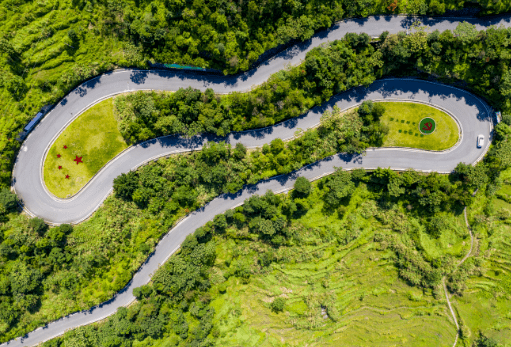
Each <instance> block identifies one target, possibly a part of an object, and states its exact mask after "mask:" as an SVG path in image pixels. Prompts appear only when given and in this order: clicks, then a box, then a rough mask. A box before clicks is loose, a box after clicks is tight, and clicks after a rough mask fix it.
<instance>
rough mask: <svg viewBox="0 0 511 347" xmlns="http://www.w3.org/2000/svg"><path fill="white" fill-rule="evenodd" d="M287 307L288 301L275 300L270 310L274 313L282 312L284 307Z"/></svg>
mask: <svg viewBox="0 0 511 347" xmlns="http://www.w3.org/2000/svg"><path fill="white" fill-rule="evenodd" d="M285 305H286V301H285V300H284V299H283V298H280V297H279V298H275V300H273V302H272V303H271V305H270V308H271V310H272V311H273V312H276V313H278V312H282V311H284V306H285Z"/></svg>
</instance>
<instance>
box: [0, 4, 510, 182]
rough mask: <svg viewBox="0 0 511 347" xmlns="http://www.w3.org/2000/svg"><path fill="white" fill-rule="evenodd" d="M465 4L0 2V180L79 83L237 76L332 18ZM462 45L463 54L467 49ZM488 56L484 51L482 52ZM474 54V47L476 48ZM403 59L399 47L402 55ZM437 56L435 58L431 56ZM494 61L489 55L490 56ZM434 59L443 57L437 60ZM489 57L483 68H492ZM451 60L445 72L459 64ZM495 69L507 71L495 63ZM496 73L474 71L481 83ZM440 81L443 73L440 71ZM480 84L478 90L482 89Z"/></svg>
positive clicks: (500, 7) (492, 7)
mask: <svg viewBox="0 0 511 347" xmlns="http://www.w3.org/2000/svg"><path fill="white" fill-rule="evenodd" d="M464 5H465V1H463V0H462V1H451V0H431V1H430V0H427V1H426V0H400V1H397V0H396V1H387V0H386V1H383V0H377V1H367V0H356V1H327V0H314V1H306V2H303V1H291V2H286V1H284V2H282V1H267V2H265V3H264V4H262V3H258V2H255V1H249V2H247V3H244V4H243V5H241V3H238V2H236V1H233V0H228V1H196V2H189V1H186V2H185V1H171V2H163V1H159V0H156V1H153V2H148V1H142V2H137V1H127V0H115V1H109V2H90V1H82V0H73V1H69V0H67V1H58V2H57V1H54V0H47V1H42V2H24V3H22V2H15V1H14V2H13V1H12V0H2V1H1V2H0V9H1V10H0V88H1V90H0V105H2V108H1V111H2V112H1V114H2V116H1V118H0V183H1V185H2V186H4V187H6V186H8V185H9V182H10V177H11V169H12V164H13V160H14V157H15V154H16V152H17V150H18V149H19V143H18V142H17V141H16V140H15V138H16V137H17V135H18V133H19V132H20V131H21V130H22V128H23V126H24V125H25V124H26V123H27V122H28V120H29V119H31V118H32V117H33V116H34V115H35V114H36V113H37V111H38V110H39V109H40V108H41V107H42V106H43V105H46V104H53V103H55V102H57V101H58V100H59V99H60V98H62V97H64V96H65V95H66V94H67V93H68V92H69V91H70V90H71V89H73V88H74V87H75V86H77V85H78V84H79V83H81V82H82V81H84V80H86V79H88V78H91V77H93V76H97V75H98V74H100V73H102V72H105V71H108V70H112V69H114V68H116V67H130V66H131V67H147V60H151V61H153V62H155V61H157V62H161V63H169V64H171V63H177V64H181V65H194V66H199V67H208V68H213V69H217V70H221V71H223V72H224V73H235V72H238V71H243V70H247V69H248V68H249V67H250V66H251V64H253V63H255V62H256V61H257V59H258V58H259V57H260V56H261V55H262V54H263V53H264V52H267V51H268V50H269V49H271V48H275V47H277V46H279V45H281V44H285V43H289V42H292V41H293V40H298V41H300V40H306V39H308V38H310V37H311V36H312V35H313V34H314V32H316V31H318V30H321V29H324V28H328V27H330V26H331V25H332V24H333V23H334V22H335V21H337V20H340V19H342V18H348V17H359V16H362V17H366V16H368V15H371V14H398V13H408V14H432V15H434V14H443V13H445V11H446V10H453V9H461V8H463V6H464ZM476 6H479V7H480V8H481V10H482V12H481V14H496V13H503V12H506V11H508V10H509V8H510V3H509V1H508V0H499V1H491V2H490V1H480V2H478V3H477V4H476ZM467 48H468V47H467ZM483 50H485V51H486V52H488V50H486V49H484V48H483ZM477 51H478V52H479V51H481V50H479V49H478V50H477ZM403 53H405V54H407V53H406V50H405V51H403ZM435 54H436V53H435ZM492 54H493V53H492ZM439 56H442V54H439ZM499 56H501V55H498V54H497V55H495V56H493V55H492V56H491V57H490V59H491V60H489V61H488V63H489V64H488V65H489V66H499V64H498V63H497V62H496V61H494V60H498V59H499V58H498V57H499ZM465 59H467V58H466V57H463V56H462V58H461V61H459V60H457V59H455V60H452V61H451V60H450V61H449V62H450V66H449V67H448V69H447V72H448V73H449V74H450V73H451V72H457V73H459V72H460V71H461V70H463V66H465V65H466V61H465ZM502 66H507V65H506V64H503V65H502ZM502 68H503V67H499V68H497V70H499V71H495V72H491V73H490V74H487V73H486V72H483V70H480V71H477V73H476V74H475V75H476V76H477V77H478V78H481V79H483V80H484V83H480V82H481V81H474V83H475V84H476V85H478V84H479V85H482V86H485V87H486V86H489V85H490V84H493V83H495V82H493V81H492V79H493V78H494V76H500V72H502V71H500V69H502ZM439 71H442V74H443V73H444V71H446V70H444V69H441V70H439ZM485 87H483V89H485Z"/></svg>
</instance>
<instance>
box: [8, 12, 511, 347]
mask: <svg viewBox="0 0 511 347" xmlns="http://www.w3.org/2000/svg"><path fill="white" fill-rule="evenodd" d="M510 18H511V17H510V16H505V17H498V18H493V19H491V20H490V19H485V20H481V19H473V18H468V19H466V20H467V21H468V22H471V23H473V24H476V25H477V26H478V29H482V28H483V27H487V26H489V25H504V26H506V27H509V26H511V25H510ZM415 20H416V19H410V18H406V17H371V18H366V19H357V20H347V21H343V22H341V23H338V24H336V25H334V26H333V27H332V28H331V29H329V30H327V31H324V32H321V33H319V34H317V35H315V36H314V37H313V38H312V39H311V40H309V41H307V42H305V43H301V44H297V45H295V46H293V47H291V48H290V49H288V50H286V51H284V52H282V53H280V54H278V55H277V56H275V57H274V58H272V59H270V60H268V61H267V62H265V63H263V64H261V65H260V66H258V67H257V68H256V69H253V70H251V71H249V72H247V73H245V74H243V75H239V76H235V77H223V76H201V75H195V74H190V73H186V72H179V73H176V72H169V71H141V70H121V71H114V72H110V73H107V74H104V75H101V76H99V77H97V78H95V79H92V80H90V81H88V82H85V83H83V84H82V85H80V86H79V87H78V88H76V89H75V90H73V91H72V92H71V93H69V94H68V95H67V96H66V97H65V98H64V99H63V100H62V101H61V102H60V103H59V104H58V105H57V106H56V107H55V108H54V109H53V110H52V111H51V112H50V114H48V115H46V117H45V118H44V119H43V120H42V121H41V123H40V124H39V125H38V126H37V127H36V129H35V130H34V131H33V132H32V133H31V134H30V135H29V137H28V138H27V139H26V140H25V142H24V143H23V145H22V147H21V150H20V152H19V155H18V157H17V160H16V164H15V167H14V171H13V187H14V189H15V190H16V193H17V194H18V196H19V197H20V199H21V200H22V202H23V205H24V208H25V210H26V211H27V212H28V213H30V214H32V215H35V216H39V217H41V218H43V219H45V220H46V221H47V222H49V223H54V224H60V223H78V222H80V221H82V220H84V219H85V218H87V217H88V216H90V215H91V214H92V213H93V212H94V211H95V210H96V209H97V208H98V207H99V206H100V205H101V203H102V202H103V201H104V199H105V198H106V197H107V196H108V195H109V194H110V192H111V190H112V185H113V179H114V178H115V177H117V176H118V175H120V174H121V173H123V172H127V171H129V170H132V169H134V168H136V167H138V166H140V165H141V164H143V163H145V162H147V161H150V160H153V159H155V158H158V157H161V156H165V155H169V154H172V153H179V152H184V151H189V150H192V149H200V148H201V146H202V145H203V144H204V143H205V142H206V141H208V140H215V141H220V140H224V141H227V142H229V143H231V144H233V145H234V144H236V143H237V142H241V143H243V144H245V145H246V146H247V147H253V146H261V145H263V144H264V143H269V142H270V141H271V140H273V139H275V138H282V139H287V138H290V137H292V136H293V134H294V133H295V131H296V130H297V129H307V128H310V127H312V126H315V125H317V124H318V123H319V119H320V117H321V114H322V113H323V112H324V111H325V110H327V109H329V108H331V107H332V106H333V105H334V104H337V105H338V106H339V107H340V108H341V109H346V108H349V107H352V106H354V105H357V104H359V103H361V102H362V101H364V100H369V99H371V100H375V99H384V100H401V101H418V102H425V103H428V104H431V105H435V106H438V107H440V108H443V109H445V110H447V111H448V112H449V113H450V114H451V115H452V116H453V117H454V118H455V119H456V120H457V122H458V124H459V126H460V130H461V136H462V138H461V141H460V142H459V143H458V145H457V146H455V147H454V148H453V149H451V150H449V151H445V152H441V153H439V152H427V151H421V150H411V149H373V150H368V151H367V153H366V154H365V155H363V156H348V155H344V154H338V155H335V156H333V157H330V158H327V159H324V160H322V161H320V162H317V163H315V164H312V165H309V166H307V167H304V168H302V169H301V170H299V171H297V172H294V173H291V174H289V175H283V176H278V177H274V178H272V179H269V180H267V181H263V182H259V183H258V184H256V185H253V186H247V187H245V188H244V189H242V190H241V191H239V192H238V193H236V194H226V195H222V196H219V197H217V198H216V199H214V200H213V201H211V202H210V203H209V204H207V205H206V206H205V207H204V208H201V209H199V210H197V211H195V212H193V213H192V214H190V216H189V217H188V218H187V219H185V220H184V221H182V222H181V223H180V224H178V225H177V226H176V227H174V228H173V229H171V230H170V231H169V233H168V234H167V235H166V236H165V237H164V238H163V239H162V240H161V241H160V243H159V244H158V245H157V247H156V250H155V252H154V253H153V254H152V255H151V256H150V257H149V258H148V259H147V261H146V262H145V263H144V264H143V265H142V266H141V267H140V269H139V270H138V271H137V273H136V274H135V276H134V277H133V279H132V281H130V283H129V284H128V285H127V286H126V287H125V288H124V289H123V290H122V291H121V292H119V293H118V294H116V295H115V296H114V297H113V298H112V299H111V300H109V301H107V302H105V303H103V304H101V305H98V306H96V307H93V308H92V309H90V310H87V311H82V312H78V313H75V314H72V315H70V316H66V317H64V318H61V319H60V320H58V321H55V322H52V323H50V324H48V325H47V326H45V327H43V328H39V329H37V330H35V331H33V332H31V333H29V334H27V335H26V336H24V337H22V338H18V339H16V340H12V341H10V342H7V343H5V344H3V345H2V346H4V345H9V346H31V345H35V344H38V343H40V342H43V341H46V340H48V339H50V338H52V337H55V336H58V335H61V334H63V333H64V332H65V331H66V330H69V329H73V328H76V327H78V326H81V325H86V324H90V323H92V322H94V321H97V320H100V319H102V318H104V317H107V316H109V315H111V314H113V313H115V312H116V310H117V308H118V307H120V306H125V305H127V304H129V303H130V302H132V301H133V300H134V297H133V294H132V291H133V288H136V287H139V286H141V285H143V284H146V283H147V282H149V280H150V278H151V274H152V273H154V271H156V269H157V268H158V267H159V266H160V264H163V263H164V262H165V260H166V259H167V258H168V257H169V256H170V255H172V254H173V253H174V252H175V251H176V250H177V249H178V248H179V245H180V244H181V242H182V241H183V240H184V239H185V237H186V236H187V235H188V234H190V233H192V232H193V231H194V230H195V229H196V228H198V227H199V226H202V225H203V224H205V223H206V222H207V221H209V220H211V219H213V217H214V216H215V215H216V214H219V213H223V212H224V211H226V210H227V209H230V208H233V207H235V206H237V205H239V204H242V203H243V201H244V200H245V199H247V198H248V197H250V196H251V195H253V194H264V193H265V192H266V191H267V190H268V189H270V190H272V191H274V192H276V193H277V192H283V191H286V190H289V189H290V188H292V186H293V184H294V182H295V180H296V178H297V177H299V176H304V177H307V178H309V179H314V178H318V177H320V176H324V175H327V174H329V173H332V172H333V171H334V168H335V167H343V168H357V167H362V168H366V169H371V168H376V167H390V168H392V169H396V170H400V169H407V168H413V169H416V170H422V171H438V172H450V171H452V169H454V167H455V166H456V165H457V164H458V163H459V162H465V163H474V162H476V161H477V160H478V159H480V158H481V157H482V155H483V154H484V153H485V152H486V151H487V149H488V146H489V141H488V138H489V136H490V134H491V130H492V116H491V112H490V108H489V107H488V105H487V104H486V103H485V102H484V101H482V100H481V99H480V98H478V97H476V96H474V95H472V94H470V93H468V92H466V91H462V90H459V89H456V88H452V87H449V86H445V85H441V84H435V83H431V82H425V81H419V80H413V79H385V80H380V81H377V82H375V83H374V84H372V85H371V86H370V87H369V88H362V87H360V88H355V89H352V90H350V91H348V92H346V93H343V94H340V95H337V96H335V97H333V98H332V100H330V101H329V102H328V103H326V104H324V105H322V106H321V107H317V108H314V109H312V110H311V111H309V112H308V113H306V114H305V115H303V116H301V117H298V118H296V119H291V120H288V121H285V122H283V123H280V124H277V125H275V126H272V127H269V128H264V129H258V130H250V131H245V132H241V133H233V134H231V135H229V136H228V137H226V138H213V137H201V136H196V137H194V138H192V139H183V138H181V137H176V136H167V137H163V138H159V139H155V140H150V141H147V142H145V143H142V144H139V145H136V146H133V147H132V148H130V149H129V150H127V151H125V152H124V153H122V154H121V155H120V156H118V157H116V158H115V159H114V160H112V161H111V162H110V163H109V164H108V165H107V166H106V167H105V168H103V169H102V170H101V171H100V172H99V173H98V175H97V176H96V177H95V178H94V179H93V180H92V181H91V182H89V184H87V186H86V187H85V188H84V189H83V190H82V191H81V192H80V193H78V194H77V195H75V196H74V197H73V198H71V199H65V200H62V199H57V198H55V197H53V196H52V195H51V194H49V193H48V192H47V190H46V188H45V186H44V184H43V181H42V165H43V162H44V158H45V154H46V151H47V149H48V148H49V147H50V146H51V144H52V142H53V141H54V139H56V137H57V136H58V134H59V133H60V132H61V131H62V130H63V129H64V128H65V127H66V125H67V124H69V123H70V122H71V121H72V120H73V119H74V118H75V117H77V116H78V115H79V114H80V113H81V112H83V111H84V110H85V109H87V108H88V107H90V106H91V105H93V104H95V103H97V102H99V101H100V100H102V99H104V98H106V97H109V96H112V95H114V94H118V93H122V92H126V91H133V90H147V89H153V90H177V89H179V88H181V87H189V86H191V87H194V88H198V89H201V90H205V89H206V88H212V89H213V90H214V91H215V92H217V93H228V92H232V91H248V90H250V89H251V88H252V86H256V85H259V84H261V83H262V82H264V81H266V80H267V79H268V77H269V76H270V75H271V74H273V73H275V72H277V71H279V70H281V69H283V68H285V66H286V65H288V64H292V65H296V64H299V63H300V62H301V61H302V60H303V59H304V58H305V55H306V53H307V52H308V51H309V50H311V49H312V48H314V47H317V46H318V45H320V44H321V43H324V42H328V41H332V40H335V39H340V38H342V37H343V36H344V35H345V33H347V32H357V33H362V32H365V33H368V34H369V35H371V36H378V35H379V34H381V32H383V31H385V30H387V31H389V32H391V33H395V32H398V31H402V30H406V29H407V28H408V26H409V25H410V24H411V23H412V22H413V21H415ZM461 20H463V19H460V18H421V19H420V21H421V22H422V23H423V24H425V25H428V26H430V27H431V28H432V29H433V30H434V29H439V30H445V29H451V30H453V29H455V28H456V26H457V24H458V23H459V21H461ZM479 134H483V135H484V136H485V138H486V145H485V146H484V147H483V148H477V147H476V136H477V135H479Z"/></svg>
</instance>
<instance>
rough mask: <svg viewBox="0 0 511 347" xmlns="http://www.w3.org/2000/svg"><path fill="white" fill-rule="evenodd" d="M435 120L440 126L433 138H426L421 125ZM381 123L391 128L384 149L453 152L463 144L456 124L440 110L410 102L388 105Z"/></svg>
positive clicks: (428, 136) (431, 135)
mask: <svg viewBox="0 0 511 347" xmlns="http://www.w3.org/2000/svg"><path fill="white" fill-rule="evenodd" d="M426 117H431V118H433V119H434V120H435V122H436V129H435V131H434V132H433V133H432V134H429V135H423V134H422V133H421V131H420V129H419V123H420V121H421V120H422V119H423V118H426ZM381 122H382V123H383V124H385V125H386V126H387V127H388V128H389V133H388V134H387V136H385V139H384V140H383V146H389V147H390V146H398V147H411V148H421V149H429V150H435V151H441V150H444V149H448V148H451V147H452V146H454V145H455V144H456V142H458V140H459V128H458V125H457V124H456V121H455V120H454V119H453V118H452V117H451V116H449V115H448V114H446V113H444V112H442V111H440V110H439V109H436V108H433V107H430V106H427V105H423V104H416V103H409V102H386V103H385V113H384V114H383V116H382V118H381Z"/></svg>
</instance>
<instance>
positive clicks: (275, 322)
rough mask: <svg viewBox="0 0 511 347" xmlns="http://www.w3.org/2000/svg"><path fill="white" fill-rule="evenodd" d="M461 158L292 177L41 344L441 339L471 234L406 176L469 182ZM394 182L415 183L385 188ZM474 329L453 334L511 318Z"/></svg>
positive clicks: (419, 181) (413, 342)
mask: <svg viewBox="0 0 511 347" xmlns="http://www.w3.org/2000/svg"><path fill="white" fill-rule="evenodd" d="M467 169H468V168H467V167H466V166H463V165H460V167H459V168H458V170H459V172H457V173H456V174H454V175H452V176H451V177H450V178H449V177H447V176H441V175H437V174H429V175H421V174H418V173H414V172H412V171H408V172H405V173H403V174H396V173H394V172H392V171H390V170H385V169H379V170H376V171H375V172H374V173H372V174H367V173H364V172H363V171H354V172H346V171H342V170H338V171H337V172H336V173H335V174H334V175H332V176H331V177H327V178H324V179H322V180H320V181H318V182H317V183H314V184H313V185H312V186H311V189H310V190H309V191H307V189H306V190H305V192H304V191H303V189H301V188H303V186H305V185H306V184H304V182H303V180H301V181H302V182H299V183H297V184H296V188H299V189H300V190H301V191H300V192H298V194H299V195H296V194H295V193H294V192H292V193H291V194H289V195H281V196H277V195H274V194H273V193H271V192H267V193H266V194H265V195H264V196H261V197H258V196H253V197H251V198H249V199H247V200H246V201H245V204H244V205H243V206H240V207H237V208H235V209H234V210H230V211H227V212H226V213H224V214H222V215H218V216H216V217H215V218H214V220H213V221H211V222H208V223H207V224H206V225H205V226H203V227H200V228H199V229H197V230H196V231H195V233H194V234H193V235H190V236H189V237H187V239H186V241H185V242H184V243H183V244H182V247H181V250H180V251H179V253H177V254H175V255H173V256H172V257H171V258H170V259H169V261H168V262H167V263H166V264H164V265H163V266H162V267H161V268H160V269H159V270H158V271H157V273H156V274H155V275H154V277H153V281H152V283H151V284H149V285H146V286H143V287H141V288H139V289H138V290H136V291H135V294H136V296H137V298H138V302H137V303H136V304H134V305H132V306H131V307H129V308H127V309H126V308H121V309H119V311H118V313H117V314H115V315H114V316H113V317H111V318H109V319H107V320H106V322H104V323H99V324H94V325H91V326H85V327H81V328H78V329H76V330H73V331H70V332H67V333H66V334H65V335H64V336H63V337H60V338H57V339H55V340H53V341H49V342H47V343H46V344H45V346H52V347H53V346H55V347H58V346H63V345H68V344H70V343H72V341H75V340H76V339H79V340H80V341H82V342H84V343H88V344H98V345H102V344H105V343H106V342H107V341H119V342H120V341H122V342H123V343H124V344H126V345H129V346H136V345H139V344H151V345H157V346H163V345H165V346H167V345H170V346H189V345H198V346H239V345H243V346H275V345H277V346H284V345H288V346H299V345H303V344H304V343H308V344H311V345H315V344H316V345H318V346H319V345H321V346H338V345H339V344H341V345H359V344H361V343H363V344H364V345H368V346H381V345H396V344H397V345H404V346H432V345H434V346H451V345H452V342H453V340H454V335H455V326H454V323H453V321H452V318H451V317H450V312H449V311H448V310H447V307H446V302H445V299H444V295H443V289H442V285H441V282H440V278H441V277H442V276H443V275H447V277H448V283H449V287H450V288H455V287H460V288H462V287H463V284H464V283H465V281H466V278H467V277H464V276H466V275H470V274H477V273H481V272H482V271H484V270H483V268H482V267H481V263H480V262H479V261H478V260H477V259H476V260H474V259H469V260H468V261H467V264H468V265H467V267H465V268H464V269H463V270H461V271H459V270H457V269H456V266H455V264H456V263H457V262H458V261H459V260H460V259H461V258H462V257H463V256H464V255H465V254H466V252H467V251H468V249H469V243H470V239H469V236H468V231H467V229H466V227H465V225H464V220H463V215H462V214H461V213H460V212H461V211H462V210H461V209H459V208H457V207H456V205H453V206H452V207H448V206H446V205H445V204H441V205H438V209H437V210H436V211H432V210H431V209H429V208H424V206H425V205H424V203H425V201H424V199H422V198H421V197H417V196H416V195H415V194H416V193H413V192H417V191H419V190H420V189H413V187H417V188H420V187H424V186H430V187H440V186H442V185H444V186H445V185H446V184H447V185H448V184H449V181H450V180H455V179H456V177H459V178H461V181H457V182H456V181H452V185H453V186H457V185H459V184H461V185H463V186H465V185H467V186H466V187H467V188H468V186H471V185H472V184H471V183H469V182H471V180H467V179H466V178H467V177H464V175H465V173H463V172H465V171H466V170H467ZM385 177H390V178H389V179H385ZM395 180H399V181H400V182H409V183H408V184H410V182H415V183H411V186H407V184H404V186H405V187H406V188H405V191H406V192H407V193H404V194H402V195H401V196H399V197H397V199H393V198H391V197H390V196H389V193H390V191H391V190H392V188H391V187H392V186H393V184H392V183H390V182H393V181H395ZM341 182H342V183H343V184H342V185H339V184H338V183H341ZM434 182H437V184H435V183H434ZM462 182H464V183H462ZM346 183H349V186H350V188H349V189H347V190H346V189H344V186H345V185H346ZM341 192H344V193H341ZM438 193H441V191H436V192H433V193H432V194H433V195H434V194H438ZM454 195H456V194H454ZM467 271H468V272H467ZM462 293H465V292H463V291H462ZM467 294H468V293H467ZM463 295H466V294H463ZM503 303H504V301H503ZM455 307H456V306H455ZM475 313H476V312H475ZM476 314H477V313H476ZM506 314H507V313H506ZM424 326H427V327H428V329H424ZM121 327H122V329H121ZM484 334H486V335H487V334H490V335H491V336H490V337H486V335H479V334H474V335H472V336H464V338H463V339H462V341H461V342H462V343H463V344H465V345H470V344H471V342H472V341H475V340H476V341H477V343H478V344H479V345H482V346H485V345H484V344H482V343H488V341H489V342H491V341H493V340H492V339H494V338H496V339H497V340H496V341H507V340H508V339H509V338H510V337H511V330H509V329H507V328H506V329H500V331H499V335H498V337H495V336H494V335H495V334H494V333H493V331H490V330H484Z"/></svg>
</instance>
